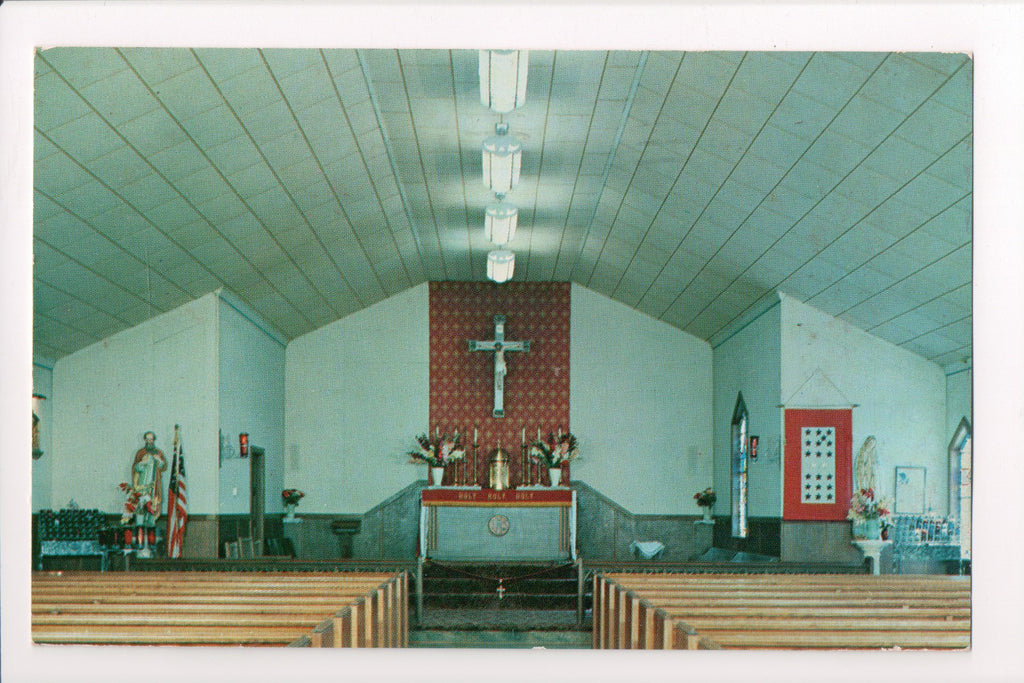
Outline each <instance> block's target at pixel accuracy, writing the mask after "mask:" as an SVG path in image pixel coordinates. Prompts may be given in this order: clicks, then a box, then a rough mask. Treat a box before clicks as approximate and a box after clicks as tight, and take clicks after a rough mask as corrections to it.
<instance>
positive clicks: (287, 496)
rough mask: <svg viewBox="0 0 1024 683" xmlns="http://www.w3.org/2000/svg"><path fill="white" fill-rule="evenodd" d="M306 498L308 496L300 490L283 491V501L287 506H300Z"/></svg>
mask: <svg viewBox="0 0 1024 683" xmlns="http://www.w3.org/2000/svg"><path fill="white" fill-rule="evenodd" d="M305 497H306V494H305V493H303V492H302V491H300V490H298V489H285V490H284V491H281V500H283V501H284V504H285V505H298V504H299V501H300V500H302V499H303V498H305Z"/></svg>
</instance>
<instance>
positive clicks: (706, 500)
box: [693, 486, 718, 508]
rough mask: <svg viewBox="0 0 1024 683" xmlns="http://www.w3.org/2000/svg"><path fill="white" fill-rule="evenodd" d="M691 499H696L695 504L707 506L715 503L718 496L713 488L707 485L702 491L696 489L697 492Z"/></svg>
mask: <svg viewBox="0 0 1024 683" xmlns="http://www.w3.org/2000/svg"><path fill="white" fill-rule="evenodd" d="M693 499H694V500H695V501H697V505H699V506H700V507H702V508H709V507H711V506H712V505H714V504H715V501H716V500H718V496H716V495H715V490H714V489H713V488H711V487H710V486H709V487H707V488H706V489H704V490H703V491H697V493H695V494H693Z"/></svg>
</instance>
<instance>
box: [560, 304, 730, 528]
mask: <svg viewBox="0 0 1024 683" xmlns="http://www.w3.org/2000/svg"><path fill="white" fill-rule="evenodd" d="M571 325H572V327H571V339H570V393H569V396H570V406H569V419H570V426H571V429H572V431H573V433H574V434H576V435H577V437H579V439H580V448H581V451H582V452H581V458H580V460H578V461H577V462H576V463H574V464H573V468H572V476H573V478H575V479H580V480H582V481H585V482H586V483H587V484H589V485H590V486H593V487H594V488H595V489H597V490H598V491H600V492H601V493H603V494H604V495H606V496H608V497H609V498H611V499H612V500H614V501H616V502H618V503H619V504H621V505H622V506H624V507H625V508H626V509H628V510H630V511H631V512H634V513H638V514H655V513H658V514H698V512H699V510H698V508H697V507H696V504H695V502H694V500H693V494H694V493H695V492H696V491H698V490H701V489H704V488H705V487H707V486H710V485H711V481H712V456H711V454H712V450H711V448H712V438H711V404H710V401H709V400H708V397H709V396H710V395H711V347H710V346H709V345H708V344H707V343H706V342H704V341H701V340H699V339H697V338H696V337H693V336H691V335H689V334H687V333H685V332H682V331H680V330H678V329H676V328H674V327H671V326H669V325H667V324H665V323H662V322H660V321H658V320H655V319H654V318H651V317H649V316H646V315H644V314H642V313H639V312H637V311H636V310H634V309H632V308H629V307H627V306H624V305H623V304H620V303H618V302H616V301H613V300H611V299H608V298H606V297H604V296H602V295H600V294H597V293H595V292H593V291H591V290H589V289H586V288H584V287H580V286H577V285H575V284H574V285H573V287H572V311H571Z"/></svg>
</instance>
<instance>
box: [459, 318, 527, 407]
mask: <svg viewBox="0 0 1024 683" xmlns="http://www.w3.org/2000/svg"><path fill="white" fill-rule="evenodd" d="M469 350H470V351H493V352H494V417H505V398H504V397H505V373H506V372H507V368H506V366H505V352H506V351H529V350H530V342H528V341H505V316H503V315H496V316H494V339H493V340H491V341H473V340H472V339H471V340H470V341H469Z"/></svg>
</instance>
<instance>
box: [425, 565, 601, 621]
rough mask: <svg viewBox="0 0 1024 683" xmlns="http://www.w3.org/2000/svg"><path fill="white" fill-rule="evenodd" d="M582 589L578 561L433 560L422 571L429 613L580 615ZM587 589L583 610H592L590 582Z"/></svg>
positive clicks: (426, 605) (426, 607)
mask: <svg viewBox="0 0 1024 683" xmlns="http://www.w3.org/2000/svg"><path fill="white" fill-rule="evenodd" d="M499 579H500V583H499ZM499 586H500V588H501V589H502V590H501V591H499V590H498V588H499ZM577 587H578V584H577V579H576V569H575V567H574V566H573V565H562V566H551V565H438V564H430V565H428V566H426V567H424V571H423V606H424V609H425V610H427V611H429V610H431V609H447V610H451V609H476V610H542V611H544V610H563V611H572V613H573V614H575V610H576V607H577V603H578V599H577ZM585 588H586V589H587V594H585V595H584V609H588V608H589V607H590V595H589V586H585Z"/></svg>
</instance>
